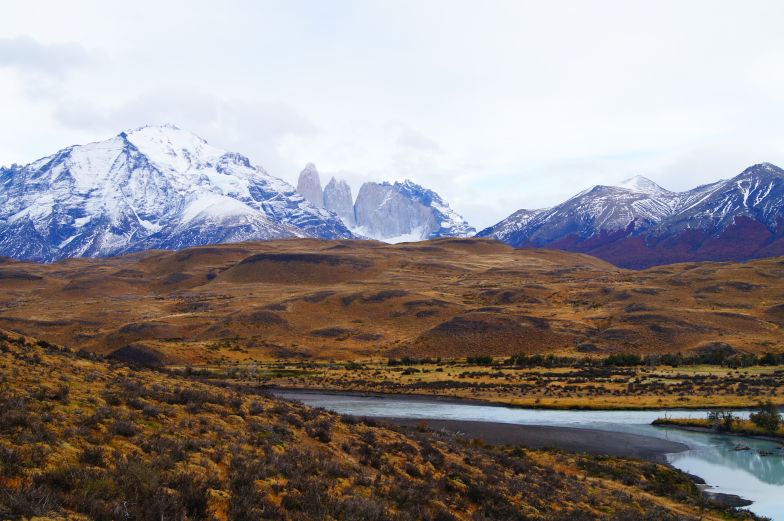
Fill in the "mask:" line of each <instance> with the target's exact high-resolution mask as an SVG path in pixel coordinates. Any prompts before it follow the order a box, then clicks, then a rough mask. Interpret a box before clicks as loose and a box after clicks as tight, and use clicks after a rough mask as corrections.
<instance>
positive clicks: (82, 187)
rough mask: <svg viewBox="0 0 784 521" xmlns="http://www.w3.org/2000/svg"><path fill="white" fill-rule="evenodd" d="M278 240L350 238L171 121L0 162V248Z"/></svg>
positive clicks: (103, 251) (290, 193)
mask: <svg viewBox="0 0 784 521" xmlns="http://www.w3.org/2000/svg"><path fill="white" fill-rule="evenodd" d="M285 237H318V238H352V237H354V235H353V234H352V233H351V231H350V230H348V228H346V226H345V225H344V224H343V222H342V221H341V220H340V219H339V218H338V217H337V216H336V215H334V214H332V213H331V212H329V211H327V210H324V209H321V208H317V207H315V206H314V205H312V204H311V203H309V202H308V201H306V200H305V198H304V197H302V196H301V195H300V194H299V193H298V192H297V191H296V190H295V189H294V187H292V186H290V185H289V184H288V183H286V182H285V181H283V180H281V179H279V178H276V177H274V176H272V175H270V174H269V173H267V172H266V171H265V170H264V169H263V168H261V167H260V166H255V165H252V164H251V162H250V160H249V159H248V158H247V157H245V156H243V155H241V154H238V153H235V152H228V151H224V150H221V149H219V148H216V147H213V146H211V145H209V144H208V143H207V142H206V141H205V140H203V139H202V138H199V137H198V136H195V135H194V134H191V133H190V132H187V131H184V130H181V129H179V128H177V127H176V126H174V125H161V126H144V127H140V128H138V129H134V130H129V131H124V132H121V133H120V134H118V135H117V136H114V137H112V138H109V139H107V140H104V141H99V142H93V143H88V144H85V145H73V146H70V147H67V148H64V149H62V150H60V151H58V152H56V153H54V154H52V155H50V156H46V157H43V158H41V159H38V160H36V161H34V162H32V163H30V164H28V165H24V166H20V165H14V166H11V167H7V168H2V169H0V255H7V256H11V257H17V258H22V259H27V260H39V261H44V262H52V261H55V260H59V259H62V258H65V257H80V256H86V257H96V256H107V255H116V254H119V253H127V252H131V251H139V250H145V249H151V248H159V249H180V248H184V247H188V246H196V245H201V244H211V243H217V242H236V241H241V240H251V239H274V238H285Z"/></svg>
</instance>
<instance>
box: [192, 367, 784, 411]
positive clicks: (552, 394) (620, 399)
mask: <svg viewBox="0 0 784 521" xmlns="http://www.w3.org/2000/svg"><path fill="white" fill-rule="evenodd" d="M177 369H178V370H183V369H184V368H182V367H178V368H177ZM187 370H188V371H190V372H192V373H196V374H198V375H201V376H204V377H207V378H217V379H238V380H241V381H246V382H249V381H250V382H255V383H263V384H265V385H269V386H273V387H285V388H297V389H317V390H332V391H355V392H375V393H383V394H414V395H425V396H437V397H444V398H459V399H469V400H480V401H485V402H491V403H499V404H505V405H512V406H520V407H536V408H538V407H541V408H556V409H660V408H705V407H737V408H743V407H753V406H754V405H756V403H757V402H758V401H761V400H772V401H773V402H774V403H777V404H779V405H782V404H784V386H782V385H781V382H782V378H783V377H784V367H780V366H754V367H747V368H739V369H732V368H728V367H722V366H687V367H668V366H655V367H650V366H643V367H613V366H610V367H607V366H601V365H599V366H584V367H581V366H576V367H560V368H544V367H528V368H519V367H510V366H505V365H492V366H488V365H486V364H484V365H478V364H472V363H467V362H465V361H445V362H438V363H435V362H433V363H426V364H412V365H392V366H390V365H388V364H387V363H386V362H383V361H376V362H366V363H356V362H349V363H331V362H298V363H291V362H287V361H281V362H270V363H256V362H253V363H245V364H242V363H236V364H223V365H208V366H190V367H189V368H188V369H187Z"/></svg>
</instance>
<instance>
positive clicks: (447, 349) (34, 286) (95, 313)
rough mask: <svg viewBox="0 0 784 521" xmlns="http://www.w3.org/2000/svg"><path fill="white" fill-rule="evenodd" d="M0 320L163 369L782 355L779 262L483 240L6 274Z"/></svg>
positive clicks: (262, 247) (226, 249) (29, 268)
mask: <svg viewBox="0 0 784 521" xmlns="http://www.w3.org/2000/svg"><path fill="white" fill-rule="evenodd" d="M0 280H2V281H3V284H0V309H2V313H0V326H2V327H6V328H12V329H14V330H17V331H20V332H24V333H26V334H30V335H34V336H36V337H38V338H41V339H43V340H47V341H50V342H54V343H58V344H63V345H67V346H69V347H72V348H74V349H82V348H85V349H89V350H92V351H97V352H101V353H109V352H111V351H113V350H115V349H118V348H122V347H124V346H126V345H128V344H132V345H136V346H137V347H138V348H139V349H142V350H146V351H147V352H148V353H152V355H153V356H154V357H155V358H157V359H159V360H160V361H162V362H163V363H181V364H186V363H218V362H221V361H223V362H233V361H239V362H243V361H246V360H249V359H258V360H275V359H281V358H286V359H290V360H303V359H313V358H316V359H320V360H328V359H331V358H333V359H338V360H355V359H359V358H386V357H397V358H399V357H401V356H405V355H409V356H418V357H426V356H431V357H436V356H441V357H443V358H463V357H466V356H471V355H478V354H481V355H488V354H489V355H495V356H501V355H504V356H508V355H511V354H514V353H518V352H526V353H559V354H569V355H572V356H582V354H584V353H588V354H591V353H601V354H608V353H616V352H631V353H652V352H655V353H659V352H670V353H673V352H678V351H681V352H684V353H687V352H689V351H690V350H693V349H696V348H700V347H704V346H705V345H707V344H711V343H716V342H718V343H721V344H726V345H728V346H730V347H731V348H732V349H735V350H737V351H743V352H753V353H764V352H766V351H771V352H776V353H780V352H781V351H782V342H781V338H782V326H784V307H781V306H780V297H781V295H782V294H784V265H782V264H781V261H780V259H763V260H756V261H752V262H749V263H746V264H738V263H710V262H706V263H690V264H678V265H672V266H660V267H657V268H652V269H649V270H645V271H628V270H621V269H618V268H616V267H614V266H611V265H609V264H607V263H605V262H602V261H600V260H598V259H595V258H592V257H589V256H587V255H580V254H572V253H565V252H557V251H548V250H515V249H513V248H510V247H507V246H505V245H502V244H500V243H497V242H494V241H490V240H479V239H465V240H461V239H439V240H432V241H425V242H421V243H416V244H398V245H385V244H381V243H376V242H372V241H316V240H305V239H303V240H284V241H271V242H248V243H240V244H227V245H217V246H206V247H200V248H191V249H188V250H183V251H180V252H164V251H153V252H145V253H143V254H133V255H128V256H124V257H114V258H108V259H75V260H73V259H72V260H67V261H63V262H59V263H55V264H51V265H41V264H35V263H28V262H11V263H6V264H3V265H0Z"/></svg>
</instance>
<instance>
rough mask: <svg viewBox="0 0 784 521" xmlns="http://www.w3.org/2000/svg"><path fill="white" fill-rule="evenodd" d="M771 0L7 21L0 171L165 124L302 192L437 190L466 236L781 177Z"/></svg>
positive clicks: (777, 44)
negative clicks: (636, 186) (509, 223)
mask: <svg viewBox="0 0 784 521" xmlns="http://www.w3.org/2000/svg"><path fill="white" fill-rule="evenodd" d="M782 15H784V6H782V5H781V4H780V3H776V2H746V3H744V4H743V5H740V4H737V3H722V2H718V3H717V2H690V3H688V4H686V5H684V4H681V3H674V2H673V3H669V2H660V3H657V4H656V5H643V4H630V3H628V2H608V3H603V4H601V5H596V4H591V5H589V4H585V3H583V2H567V3H566V4H559V5H557V6H556V5H552V6H551V5H546V4H541V3H525V2H497V3H494V4H493V5H492V6H489V7H487V8H485V9H483V10H482V12H481V13H478V12H477V10H476V7H475V4H473V3H469V2H439V1H433V2H425V3H421V2H406V1H404V2H398V3H395V4H394V5H393V4H386V5H385V4H375V3H365V2H362V3H350V2H349V3H341V4H329V5H327V4H323V3H319V2H304V1H303V2H290V3H286V4H285V5H282V4H280V3H279V2H278V3H276V2H258V3H251V4H245V3H231V2H230V3H227V4H220V5H219V4H214V3H199V2H197V3H187V2H177V1H175V2H167V3H165V4H160V3H153V2H145V1H141V2H135V3H134V4H133V5H128V6H124V12H123V16H122V17H118V16H117V15H116V13H115V12H114V7H113V6H110V5H105V4H103V3H101V2H81V3H79V4H76V5H62V4H61V3H59V2H43V3H36V4H35V5H29V6H28V5H24V4H20V5H14V6H11V7H8V8H7V9H6V10H5V12H4V16H3V18H2V19H1V20H0V35H2V37H0V100H1V101H0V118H2V120H3V121H13V122H14V125H7V126H5V127H4V128H3V129H0V164H3V165H8V164H10V163H11V162H13V161H22V162H28V161H33V160H35V159H37V158H38V157H41V156H43V155H45V154H47V153H50V152H51V150H57V149H60V148H63V147H65V146H68V145H70V144H73V143H84V142H91V141H99V140H104V139H107V138H110V137H111V136H112V135H113V134H114V133H115V132H116V129H118V128H136V127H139V126H141V125H144V124H159V123H163V122H169V121H171V122H174V123H176V124H178V125H180V126H181V127H183V128H188V129H191V130H192V131H194V132H195V133H197V134H198V135H200V136H203V137H204V138H205V139H207V140H208V141H209V142H210V143H214V144H215V145H216V146H220V147H222V148H224V149H227V150H243V151H246V153H248V155H249V156H250V158H251V159H252V160H253V161H255V162H258V163H260V164H263V165H265V167H266V168H267V169H268V170H269V171H270V172H271V173H272V174H274V175H277V176H280V177H282V178H284V179H286V180H287V181H288V182H289V183H292V184H293V183H296V178H297V175H298V173H299V170H300V169H301V167H302V165H303V164H305V163H307V162H309V161H313V162H314V163H316V164H317V165H319V168H320V169H321V170H322V172H323V173H324V174H325V175H328V176H330V177H331V176H333V175H334V176H336V177H338V178H344V179H346V180H347V181H348V183H349V184H350V185H351V186H352V187H353V188H354V189H355V190H357V189H358V187H359V186H360V184H361V182H362V181H363V180H366V179H391V180H398V181H402V180H403V179H406V178H410V179H416V180H417V182H419V183H422V184H423V185H424V186H428V187H431V188H432V189H434V190H435V191H437V192H438V193H439V194H441V195H443V196H444V197H445V199H447V200H449V201H450V202H451V203H452V206H453V208H454V209H455V210H456V211H458V212H460V213H461V214H463V215H465V216H466V218H467V219H468V220H469V222H471V223H472V224H475V225H476V226H478V227H483V226H489V225H491V224H493V223H495V222H497V221H498V220H499V219H501V218H503V217H505V216H506V215H508V214H509V213H511V212H513V211H514V210H516V209H519V208H540V207H544V206H551V205H554V204H557V203H558V202H559V201H562V200H564V199H565V198H566V197H568V196H569V195H570V194H572V193H574V191H575V190H581V189H585V188H588V187H590V186H593V185H595V184H612V183H616V182H618V181H619V180H621V179H625V178H628V177H630V176H632V175H635V174H643V175H646V176H648V177H650V178H652V179H654V180H655V181H656V182H658V183H659V184H660V185H662V186H663V187H665V188H667V189H669V190H675V191H679V190H686V189H688V188H690V187H693V186H695V185H698V184H700V183H704V182H709V181H712V180H715V179H717V178H729V177H732V176H733V175H735V174H736V173H737V172H738V171H741V170H742V169H743V168H745V167H746V166H748V165H750V164H756V163H759V162H763V161H770V162H773V163H776V164H784V149H782V147H781V143H782V142H784V129H783V128H782V126H781V125H780V124H779V122H780V121H781V120H782V116H784V70H782V69H781V67H780V66H779V62H780V57H781V55H782V54H784V33H782V32H781V31H780V30H779V28H778V20H780V19H781V18H782Z"/></svg>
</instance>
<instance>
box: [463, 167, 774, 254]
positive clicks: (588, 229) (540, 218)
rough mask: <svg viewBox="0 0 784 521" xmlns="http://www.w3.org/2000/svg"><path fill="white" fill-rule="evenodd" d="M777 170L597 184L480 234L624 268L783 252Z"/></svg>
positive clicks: (507, 220)
mask: <svg viewBox="0 0 784 521" xmlns="http://www.w3.org/2000/svg"><path fill="white" fill-rule="evenodd" d="M783 208H784V170H781V169H780V168H779V167H777V166H775V165H773V164H771V163H759V164H756V165H752V166H750V167H748V168H746V169H745V170H744V171H743V172H741V173H740V174H738V175H737V176H735V177H733V178H731V179H727V180H720V181H717V182H715V183H710V184H706V185H701V186H698V187H696V188H693V189H691V190H687V191H684V192H670V191H668V190H665V189H663V188H661V187H660V186H659V185H657V184H656V183H654V182H653V181H650V180H649V179H646V178H644V177H641V176H637V177H634V178H631V179H629V180H627V181H624V182H623V183H621V185H620V186H604V185H597V186H594V187H592V188H589V189H588V190H585V191H583V192H580V193H579V194H577V195H575V196H573V197H571V198H569V199H567V200H566V201H565V202H563V203H561V204H559V205H556V206H554V207H552V208H545V209H541V210H519V211H518V212H515V213H514V214H512V215H510V216H509V217H507V218H506V219H504V220H502V221H500V222H499V223H497V224H495V225H493V226H491V227H488V228H485V229H484V230H482V231H480V232H479V233H478V234H477V236H478V237H492V238H496V239H498V240H501V241H502V242H505V243H507V244H510V245H512V246H515V247H548V248H557V249H563V250H567V251H573V252H580V253H588V254H590V255H596V256H597V257H599V258H601V259H603V260H606V261H608V262H611V263H613V264H616V265H618V266H621V267H625V268H635V269H640V268H647V267H651V266H654V265H659V264H669V263H672V262H686V261H699V260H735V261H739V260H748V259H752V258H760V257H766V256H771V255H781V254H784V241H780V238H781V235H782V234H784V209H783Z"/></svg>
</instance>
